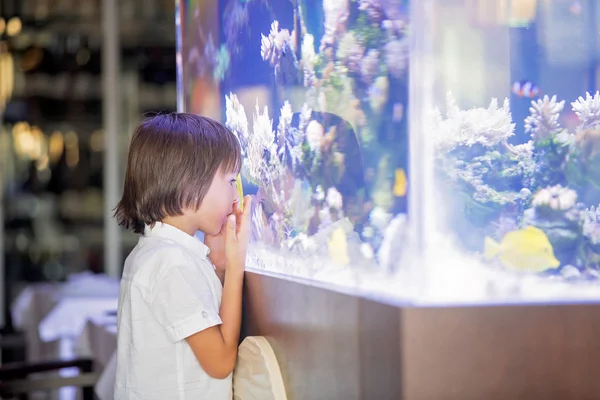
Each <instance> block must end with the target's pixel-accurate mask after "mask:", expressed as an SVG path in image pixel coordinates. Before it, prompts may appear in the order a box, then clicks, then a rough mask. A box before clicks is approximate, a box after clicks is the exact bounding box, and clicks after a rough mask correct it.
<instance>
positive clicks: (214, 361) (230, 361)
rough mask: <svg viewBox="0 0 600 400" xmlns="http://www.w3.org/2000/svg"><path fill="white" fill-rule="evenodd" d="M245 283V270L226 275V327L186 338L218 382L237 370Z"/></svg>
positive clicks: (222, 312) (223, 303) (223, 315)
mask: <svg viewBox="0 0 600 400" xmlns="http://www.w3.org/2000/svg"><path fill="white" fill-rule="evenodd" d="M243 282H244V271H243V270H242V269H237V268H236V269H231V270H229V271H228V272H227V274H225V282H224V285H223V298H222V300H221V310H220V313H219V314H220V315H221V320H222V321H223V323H222V324H221V325H217V326H213V327H211V328H208V329H205V330H203V331H200V332H197V333H194V334H193V335H191V336H189V337H187V338H186V341H187V342H188V344H189V345H190V347H191V348H192V351H193V352H194V355H195V356H196V358H197V359H198V362H199V363H200V365H201V366H202V369H203V370H204V371H205V372H206V373H207V374H208V375H209V376H211V377H213V378H216V379H225V378H226V377H227V376H229V374H230V373H231V371H233V367H235V362H236V359H237V349H238V341H239V338H240V328H241V320H242V287H243Z"/></svg>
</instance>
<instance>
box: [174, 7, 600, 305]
mask: <svg viewBox="0 0 600 400" xmlns="http://www.w3.org/2000/svg"><path fill="white" fill-rule="evenodd" d="M177 5H178V12H177V29H178V59H177V62H178V68H179V82H178V85H179V109H180V110H182V111H183V110H184V111H188V112H193V113H198V114H202V115H206V116H210V117H212V118H215V119H218V120H220V121H222V122H223V123H225V124H226V125H227V126H228V127H229V128H230V129H231V130H232V131H233V132H235V133H236V135H237V136H238V139H239V140H240V143H241V146H242V150H243V155H244V166H243V169H242V174H241V176H242V183H243V189H244V193H245V194H250V195H252V196H253V199H254V202H253V205H252V228H251V231H252V232H251V237H252V238H251V240H252V244H251V246H250V250H249V257H248V268H249V269H252V270H255V271H261V272H263V273H269V274H277V275H279V276H282V277H286V278H290V279H291V278H300V279H304V280H305V281H306V282H307V283H309V284H322V283H324V284H328V285H333V286H334V287H337V288H343V289H350V290H352V291H353V292H356V293H359V292H361V293H364V294H371V295H377V296H380V297H382V298H387V299H395V300H397V301H399V300H402V301H404V302H410V303H412V304H417V305H418V304H421V305H427V304H466V303H470V304H490V303H502V304H504V303H507V302H508V303H511V302H512V303H525V302H542V303H549V302H563V301H578V302H579V301H589V300H597V299H600V272H599V271H600V211H599V210H598V209H599V208H600V94H598V89H599V85H598V79H600V74H599V71H600V70H599V66H600V61H599V60H600V59H599V57H600V43H599V39H600V38H599V37H598V32H600V3H598V2H597V1H596V0H579V1H573V0H546V1H542V0H537V1H536V0H418V1H412V2H410V4H409V2H408V1H407V0H277V1H275V0H218V1H217V0H213V1H209V0H205V1H200V0H196V1H183V0H180V1H178V3H177ZM409 70H410V74H409ZM409 154H410V157H409ZM409 206H410V207H409Z"/></svg>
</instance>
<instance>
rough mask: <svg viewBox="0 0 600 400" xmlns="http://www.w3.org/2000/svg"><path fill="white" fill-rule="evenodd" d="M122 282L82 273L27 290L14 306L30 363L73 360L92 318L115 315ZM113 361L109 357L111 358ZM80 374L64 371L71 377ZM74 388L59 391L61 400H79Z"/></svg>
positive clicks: (17, 324) (14, 320) (14, 313)
mask: <svg viewBox="0 0 600 400" xmlns="http://www.w3.org/2000/svg"><path fill="white" fill-rule="evenodd" d="M118 293H119V281H118V280H117V279H114V278H110V277H107V276H104V275H92V274H89V273H83V274H79V275H76V276H73V277H71V279H69V281H68V282H66V283H61V284H35V285H31V286H28V287H27V288H25V289H24V290H23V292H22V293H21V294H20V295H19V296H18V297H17V299H16V300H15V302H14V303H13V306H12V309H11V313H12V316H13V322H14V325H15V327H17V328H18V329H20V330H22V331H23V332H24V333H25V335H26V337H27V353H28V360H30V361H36V360H46V359H60V358H63V359H64V358H71V357H74V356H76V351H75V342H76V340H77V338H79V337H80V336H81V335H82V333H83V331H84V328H85V325H86V322H87V321H88V319H90V318H91V317H96V316H100V317H102V316H104V315H105V314H106V312H108V311H116V309H117V303H118ZM107 357H110V354H109V356H107ZM74 373H77V370H70V371H67V370H63V371H61V375H65V376H69V375H72V374H74ZM75 394H76V391H75V389H74V388H64V389H61V390H60V393H59V398H60V399H61V400H63V399H64V400H71V399H74V398H76V395H75Z"/></svg>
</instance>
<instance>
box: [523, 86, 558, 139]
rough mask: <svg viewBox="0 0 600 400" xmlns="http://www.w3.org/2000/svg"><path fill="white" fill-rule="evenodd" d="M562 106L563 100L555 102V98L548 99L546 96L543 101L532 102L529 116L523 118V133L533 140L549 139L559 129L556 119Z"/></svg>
mask: <svg viewBox="0 0 600 400" xmlns="http://www.w3.org/2000/svg"><path fill="white" fill-rule="evenodd" d="M564 106H565V102H564V100H563V101H560V102H557V101H556V96H552V97H551V98H549V97H548V96H547V95H546V96H544V98H543V99H540V100H537V101H532V102H531V107H530V108H529V112H530V115H529V116H528V117H527V118H525V131H526V132H528V133H530V134H531V137H532V138H533V139H534V140H541V139H546V138H548V137H550V135H552V134H553V133H556V132H557V131H559V130H560V129H561V128H560V125H559V123H558V117H559V116H560V112H561V111H562V110H563V108H564Z"/></svg>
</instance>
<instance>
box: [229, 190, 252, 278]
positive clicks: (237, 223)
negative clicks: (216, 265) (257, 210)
mask: <svg viewBox="0 0 600 400" xmlns="http://www.w3.org/2000/svg"><path fill="white" fill-rule="evenodd" d="M251 202H252V199H251V198H250V196H246V197H244V211H241V210H240V208H239V207H238V206H237V204H236V207H235V209H234V211H233V213H232V214H231V215H229V216H228V217H227V223H226V226H227V228H226V229H225V265H226V268H227V270H229V271H230V270H240V271H244V268H245V266H246V252H247V251H248V237H249V232H250V208H251V207H250V204H251Z"/></svg>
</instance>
